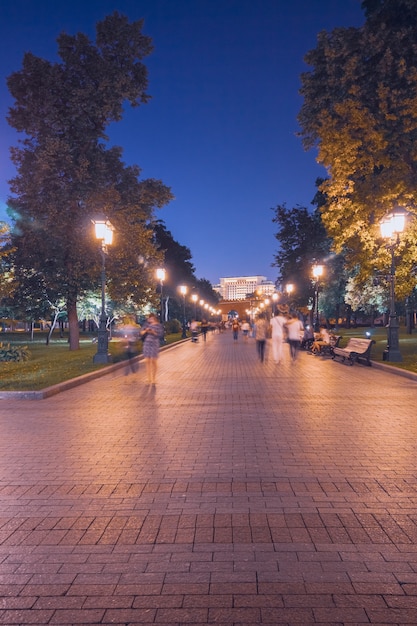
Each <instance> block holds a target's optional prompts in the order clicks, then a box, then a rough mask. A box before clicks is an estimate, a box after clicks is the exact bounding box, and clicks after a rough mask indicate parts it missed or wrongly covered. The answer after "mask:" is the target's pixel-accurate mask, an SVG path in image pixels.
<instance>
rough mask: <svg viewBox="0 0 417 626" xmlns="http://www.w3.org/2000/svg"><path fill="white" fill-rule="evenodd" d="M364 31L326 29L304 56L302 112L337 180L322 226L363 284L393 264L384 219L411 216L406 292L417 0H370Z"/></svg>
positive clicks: (416, 104)
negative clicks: (401, 213) (400, 213)
mask: <svg viewBox="0 0 417 626" xmlns="http://www.w3.org/2000/svg"><path fill="white" fill-rule="evenodd" d="M363 7H364V9H365V11H366V16H367V19H366V21H365V23H364V25H363V26H362V27H360V28H336V29H334V30H333V31H332V32H330V33H328V32H321V33H320V34H319V36H318V43H317V47H316V48H315V49H314V50H311V51H310V52H308V54H307V55H306V62H307V64H308V65H309V66H310V67H311V69H310V71H308V72H305V73H304V74H303V75H302V88H301V94H302V96H303V98H304V102H303V106H302V108H301V111H300V114H299V122H300V126H301V136H302V138H303V142H304V146H305V148H306V149H310V148H313V147H315V148H317V150H318V161H319V163H321V164H323V165H324V166H325V167H326V169H327V171H328V174H329V178H328V179H327V180H326V181H324V182H323V184H322V186H321V189H322V191H323V192H325V196H326V203H325V205H324V206H323V207H322V209H321V211H322V218H323V223H324V225H325V227H326V230H327V232H328V234H329V236H330V237H331V238H332V240H333V245H334V247H335V250H336V251H337V252H340V251H342V250H343V251H344V253H345V258H346V262H347V263H348V265H349V266H350V267H353V266H359V272H358V274H357V276H358V280H362V281H365V280H366V278H367V277H368V276H370V275H371V274H372V272H373V271H374V270H375V268H383V267H385V268H386V267H389V255H388V251H387V250H386V247H385V246H384V245H383V243H382V241H381V238H380V230H379V223H380V221H381V219H382V218H384V216H386V215H387V214H388V213H390V212H391V211H392V210H393V209H396V208H397V207H404V208H406V209H407V210H408V211H409V213H410V218H409V223H408V228H407V232H406V233H405V234H404V235H403V236H402V239H401V243H400V245H399V246H398V248H397V252H398V255H400V256H401V257H402V262H401V264H400V265H399V270H398V292H399V293H400V294H402V295H406V294H407V293H409V292H410V291H411V290H412V289H413V287H414V286H415V284H416V279H415V276H414V274H413V272H414V269H415V259H416V258H417V225H416V219H415V216H416V215H417V205H416V201H415V197H416V194H417V11H416V3H415V0H379V1H378V0H376V1H375V0H368V1H367V2H363Z"/></svg>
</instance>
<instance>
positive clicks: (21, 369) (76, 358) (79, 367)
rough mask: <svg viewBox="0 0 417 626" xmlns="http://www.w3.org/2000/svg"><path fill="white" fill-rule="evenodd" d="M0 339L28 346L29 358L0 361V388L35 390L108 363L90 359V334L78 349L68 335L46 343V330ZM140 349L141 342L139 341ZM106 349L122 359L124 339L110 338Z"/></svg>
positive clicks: (93, 349)
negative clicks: (69, 345) (69, 341)
mask: <svg viewBox="0 0 417 626" xmlns="http://www.w3.org/2000/svg"><path fill="white" fill-rule="evenodd" d="M180 338H181V333H178V334H176V335H167V336H166V337H165V339H166V343H174V342H175V341H178V340H179V339H180ZM0 341H1V342H2V343H3V345H4V344H7V343H10V344H11V345H23V346H27V347H28V350H29V352H30V358H29V360H28V361H20V362H17V363H14V362H0V390H2V391H38V390H40V389H44V388H45V387H50V386H51V385H56V384H57V383H60V382H62V381H64V380H69V379H71V378H75V377H77V376H82V375H83V374H87V373H89V372H94V371H96V370H99V369H102V368H103V367H107V366H106V365H103V364H95V363H93V356H94V354H95V353H96V352H97V344H96V343H93V336H86V337H85V338H84V337H82V338H81V341H80V349H79V350H76V351H70V350H69V349H68V338H67V337H64V338H63V339H59V338H58V336H56V337H54V339H53V340H52V342H51V343H50V344H49V346H47V345H46V343H45V334H44V333H41V332H37V333H36V334H35V336H34V340H33V341H31V340H30V337H29V336H28V335H27V334H26V333H1V334H0ZM138 349H139V352H141V351H142V346H141V343H140V342H139V344H138ZM109 352H110V353H111V355H112V357H113V363H117V362H119V361H122V360H124V359H125V353H124V347H123V343H122V342H120V341H118V340H112V341H110V342H109Z"/></svg>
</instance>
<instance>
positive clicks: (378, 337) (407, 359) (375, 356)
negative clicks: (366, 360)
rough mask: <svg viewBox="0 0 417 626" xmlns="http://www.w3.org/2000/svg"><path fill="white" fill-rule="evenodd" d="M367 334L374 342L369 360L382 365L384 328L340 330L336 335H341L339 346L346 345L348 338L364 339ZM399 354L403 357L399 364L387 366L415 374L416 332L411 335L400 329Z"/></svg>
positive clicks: (416, 364)
mask: <svg viewBox="0 0 417 626" xmlns="http://www.w3.org/2000/svg"><path fill="white" fill-rule="evenodd" d="M366 332H369V333H370V334H371V338H372V339H373V340H374V341H375V345H374V346H372V353H371V358H372V360H373V361H379V362H381V363H382V361H383V358H382V354H383V352H384V350H385V348H386V347H387V329H386V328H384V327H377V328H349V329H346V328H341V329H340V330H339V331H338V332H337V333H336V334H340V335H342V337H343V339H342V340H341V342H340V346H341V347H343V346H345V345H346V343H347V340H348V339H349V337H365V333H366ZM400 352H401V355H402V357H403V360H402V362H401V363H391V362H389V363H388V362H387V364H388V365H392V366H394V367H400V368H402V369H405V370H408V371H410V372H416V373H417V332H416V331H413V333H412V334H411V335H408V334H407V333H406V332H405V329H404V328H403V327H401V328H400Z"/></svg>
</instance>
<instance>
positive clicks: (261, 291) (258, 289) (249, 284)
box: [216, 276, 275, 301]
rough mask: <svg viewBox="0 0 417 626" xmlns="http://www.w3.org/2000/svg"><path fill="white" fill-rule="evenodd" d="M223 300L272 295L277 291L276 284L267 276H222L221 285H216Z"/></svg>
mask: <svg viewBox="0 0 417 626" xmlns="http://www.w3.org/2000/svg"><path fill="white" fill-rule="evenodd" d="M216 290H217V291H218V292H219V293H220V296H221V298H222V300H228V301H230V300H245V299H246V298H247V297H248V296H249V295H252V294H254V293H256V294H257V295H258V296H261V297H262V296H270V295H272V294H273V293H274V291H275V285H274V283H273V282H272V281H271V280H267V278H266V277H265V276H233V277H228V278H220V285H218V286H217V287H216Z"/></svg>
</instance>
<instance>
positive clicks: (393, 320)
mask: <svg viewBox="0 0 417 626" xmlns="http://www.w3.org/2000/svg"><path fill="white" fill-rule="evenodd" d="M399 335H400V325H399V323H398V318H397V316H396V315H395V316H394V315H392V314H391V316H390V320H389V324H388V345H387V347H386V349H385V350H384V361H391V362H392V363H401V362H402V360H403V358H402V356H401V352H400V337H399Z"/></svg>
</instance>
